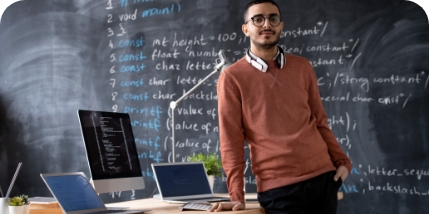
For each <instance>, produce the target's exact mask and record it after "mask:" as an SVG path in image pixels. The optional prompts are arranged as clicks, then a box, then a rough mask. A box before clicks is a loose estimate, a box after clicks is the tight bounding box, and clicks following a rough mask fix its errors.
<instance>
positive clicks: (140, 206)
mask: <svg viewBox="0 0 429 214" xmlns="http://www.w3.org/2000/svg"><path fill="white" fill-rule="evenodd" d="M255 195H256V194H255ZM216 196H225V194H221V195H220V194H216ZM246 196H247V197H249V198H254V197H256V196H254V195H253V194H246ZM342 198H343V193H342V192H338V199H339V200H340V199H342ZM106 206H108V207H127V208H129V209H136V210H150V211H149V212H147V213H149V214H158V213H182V214H188V213H200V214H201V211H185V213H183V212H181V211H179V207H180V206H182V204H171V203H167V202H162V201H160V200H159V199H153V198H148V199H139V200H134V201H126V202H119V203H111V204H106ZM229 212H232V211H229ZM229 212H228V211H225V213H229ZM61 213H62V211H61V208H60V207H59V205H58V203H53V204H48V205H37V204H31V205H30V214H61ZM233 213H237V214H242V213H243V214H244V213H247V214H261V213H265V212H264V210H263V209H262V208H260V206H259V203H258V202H256V201H252V202H247V203H246V209H245V210H240V211H235V212H233Z"/></svg>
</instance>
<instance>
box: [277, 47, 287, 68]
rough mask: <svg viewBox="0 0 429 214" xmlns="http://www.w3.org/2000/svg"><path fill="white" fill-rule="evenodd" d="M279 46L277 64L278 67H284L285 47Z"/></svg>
mask: <svg viewBox="0 0 429 214" xmlns="http://www.w3.org/2000/svg"><path fill="white" fill-rule="evenodd" d="M277 47H278V48H279V52H280V54H279V56H278V57H277V66H278V68H280V69H282V68H283V66H284V65H285V56H284V52H283V49H282V48H281V47H280V46H277Z"/></svg>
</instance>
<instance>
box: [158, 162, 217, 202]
mask: <svg viewBox="0 0 429 214" xmlns="http://www.w3.org/2000/svg"><path fill="white" fill-rule="evenodd" d="M152 167H153V171H154V173H155V176H156V179H157V184H158V187H159V189H160V190H159V191H160V193H161V195H162V197H163V198H166V197H179V196H192V195H203V194H212V192H211V189H210V185H209V182H208V179H207V174H206V171H205V168H204V164H203V163H170V164H152Z"/></svg>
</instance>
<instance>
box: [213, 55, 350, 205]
mask: <svg viewBox="0 0 429 214" xmlns="http://www.w3.org/2000/svg"><path fill="white" fill-rule="evenodd" d="M267 63H268V71H267V72H266V73H264V72H262V71H259V70H257V69H256V68H254V67H253V66H251V65H250V64H249V63H248V62H247V61H246V59H245V58H242V59H240V60H239V61H237V62H236V63H234V64H233V65H231V66H229V67H228V68H227V69H225V70H224V71H223V72H222V73H221V74H220V76H219V82H218V86H217V92H218V110H219V132H220V149H221V155H222V162H223V168H224V170H225V173H226V175H227V186H228V190H229V194H230V196H231V200H232V201H242V202H244V192H243V185H244V181H243V176H244V175H243V172H244V167H245V162H244V149H243V146H244V141H246V142H248V144H249V149H250V160H251V163H252V172H253V174H254V175H255V176H256V182H257V191H258V192H262V191H267V190H270V189H273V188H277V187H281V186H285V185H289V184H293V183H297V182H300V181H304V180H307V179H310V178H313V177H316V176H318V175H320V174H323V173H325V172H328V171H331V170H335V169H336V167H339V166H341V165H343V166H345V167H347V169H348V170H349V172H350V170H351V162H350V160H349V158H348V157H347V156H346V155H345V154H344V152H343V151H342V149H341V147H340V146H339V144H338V142H337V141H336V138H335V136H334V134H333V132H332V131H331V130H330V128H329V126H328V123H327V116H326V113H325V110H324V108H323V105H322V102H321V99H320V94H319V89H318V86H317V80H316V76H315V73H314V70H313V68H312V67H311V65H310V63H309V61H308V60H307V59H305V58H303V57H299V56H294V55H286V65H285V66H284V67H283V68H282V69H279V68H278V67H277V65H276V61H275V60H271V61H269V62H267Z"/></svg>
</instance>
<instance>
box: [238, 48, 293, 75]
mask: <svg viewBox="0 0 429 214" xmlns="http://www.w3.org/2000/svg"><path fill="white" fill-rule="evenodd" d="M277 47H278V50H279V54H278V56H277V66H278V68H280V69H282V68H283V66H284V65H285V64H286V59H285V56H284V52H283V49H282V48H281V47H280V46H277ZM246 60H247V62H248V63H250V64H252V66H253V67H255V68H256V69H258V70H260V71H262V72H267V70H268V64H267V63H266V62H265V61H264V60H263V59H261V58H259V57H257V56H252V54H250V48H249V49H247V51H246Z"/></svg>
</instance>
